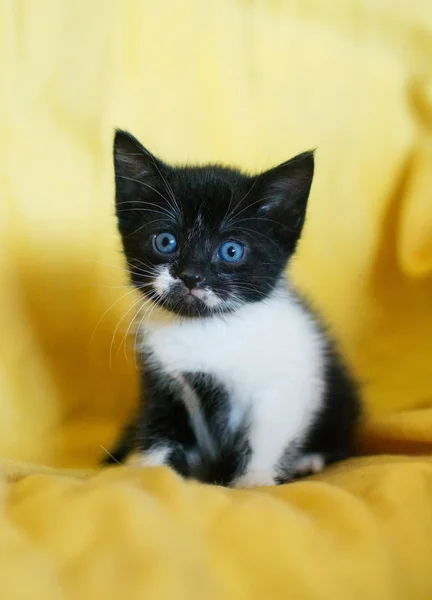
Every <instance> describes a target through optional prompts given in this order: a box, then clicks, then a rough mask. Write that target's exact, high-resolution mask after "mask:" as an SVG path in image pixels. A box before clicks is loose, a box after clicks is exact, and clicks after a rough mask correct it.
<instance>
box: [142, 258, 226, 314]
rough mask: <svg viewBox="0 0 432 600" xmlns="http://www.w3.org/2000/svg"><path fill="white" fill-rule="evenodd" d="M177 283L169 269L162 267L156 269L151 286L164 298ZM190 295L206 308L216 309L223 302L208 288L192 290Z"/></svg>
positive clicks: (177, 280)
mask: <svg viewBox="0 0 432 600" xmlns="http://www.w3.org/2000/svg"><path fill="white" fill-rule="evenodd" d="M178 282H179V279H178V278H176V277H173V276H172V275H171V273H170V272H169V268H168V267H167V266H166V265H164V266H161V267H158V269H157V275H156V277H155V278H154V280H153V285H154V288H155V290H156V292H157V293H158V294H159V296H160V297H164V296H166V295H167V294H169V292H170V288H171V287H172V286H173V285H175V284H176V283H178ZM192 295H193V296H195V297H196V298H198V299H199V300H201V301H202V302H203V303H204V304H205V305H206V306H207V307H208V308H217V307H218V306H221V305H222V304H223V300H222V299H221V298H219V296H218V295H217V294H215V292H214V291H213V290H212V289H211V288H210V287H203V288H196V289H194V290H192Z"/></svg>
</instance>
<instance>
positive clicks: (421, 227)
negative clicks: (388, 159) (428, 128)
mask: <svg viewBox="0 0 432 600" xmlns="http://www.w3.org/2000/svg"><path fill="white" fill-rule="evenodd" d="M431 165H432V136H431V135H429V136H427V137H426V138H425V139H424V140H423V141H422V142H421V144H420V146H419V148H418V149H417V151H416V153H415V155H414V157H413V162H412V170H411V173H410V180H409V182H408V185H407V187H406V194H405V197H404V199H403V204H402V208H401V211H400V220H399V231H398V236H397V256H398V262H399V264H400V267H401V269H402V270H403V271H404V273H405V274H406V275H408V276H410V277H424V276H425V275H427V274H429V273H431V272H432V195H431V194H432V170H431Z"/></svg>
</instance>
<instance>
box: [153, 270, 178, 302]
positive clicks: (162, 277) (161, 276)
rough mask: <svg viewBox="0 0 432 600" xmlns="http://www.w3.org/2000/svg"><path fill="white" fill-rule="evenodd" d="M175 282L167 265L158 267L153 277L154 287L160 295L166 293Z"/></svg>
mask: <svg viewBox="0 0 432 600" xmlns="http://www.w3.org/2000/svg"><path fill="white" fill-rule="evenodd" d="M174 283H176V279H175V278H174V277H173V276H172V275H171V273H170V272H169V269H168V267H167V266H163V267H158V274H157V275H156V277H155V278H154V282H153V285H154V288H155V290H156V291H157V293H158V294H159V295H160V296H165V295H166V294H168V292H169V290H170V287H171V286H172V285H173V284H174Z"/></svg>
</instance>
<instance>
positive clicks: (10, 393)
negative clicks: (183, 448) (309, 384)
mask: <svg viewBox="0 0 432 600" xmlns="http://www.w3.org/2000/svg"><path fill="white" fill-rule="evenodd" d="M0 40H1V46H0V53H1V54H0V65H1V67H0V69H1V74H2V78H1V82H2V84H1V92H0V144H1V161H0V331H1V335H0V455H1V456H2V457H3V458H4V460H3V461H2V462H1V463H0V469H1V471H2V472H3V480H2V483H1V487H2V490H1V511H0V558H1V565H2V568H1V575H0V597H1V598H5V599H6V598H11V597H14V598H17V599H18V598H28V597H30V594H32V595H33V596H35V597H37V598H39V597H40V598H44V599H49V598H68V599H69V598H79V599H86V598H91V599H94V598H99V597H101V598H104V599H110V598H116V599H118V598H128V599H133V598H156V599H163V600H165V599H169V598H185V599H186V598H187V599H188V600H192V599H194V598H197V599H198V598H199V599H201V598H204V597H210V598H223V599H224V600H225V599H226V600H229V599H231V598H233V599H235V600H241V599H242V598H257V599H258V598H260V599H261V598H272V599H278V598H288V597H290V598H295V599H297V598H298V599H303V598H305V599H306V598H307V599H315V598H316V599H318V598H319V599H320V600H321V599H324V598H329V599H331V600H338V599H339V598H340V599H341V600H342V599H345V598H347V597H349V598H350V600H357V599H362V600H363V599H364V598H371V599H374V598H376V599H379V600H387V599H394V598H401V599H402V598H409V599H410V600H417V599H430V598H432V464H431V460H430V459H429V458H427V456H428V455H430V451H431V448H432V368H431V356H432V196H431V193H432V192H431V190H432V170H431V165H432V3H431V2H430V0H411V1H410V2H406V3H398V2H394V0H352V1H351V2H339V1H338V0H327V1H326V2H321V1H320V0H296V1H294V0H292V1H288V0H286V1H283V0H255V1H253V0H218V1H217V2H211V1H206V0H182V1H181V2H176V0H160V1H158V2H151V1H150V0H149V1H145V0H135V1H134V0H130V1H127V0H126V1H124V0H94V1H93V2H85V3H84V2H81V1H77V2H66V0H64V1H61V0H39V1H38V2H32V1H31V0H27V1H25V0H0ZM115 126H121V127H124V128H130V129H131V130H132V131H133V132H134V133H135V134H136V135H137V136H138V137H139V138H140V139H141V140H142V141H143V143H145V145H147V146H148V147H149V148H151V149H152V150H153V151H155V152H156V153H159V154H160V155H161V156H162V157H165V158H167V159H168V160H182V161H184V160H192V161H204V160H224V161H226V162H233V163H236V164H238V165H240V166H242V167H245V168H248V169H259V168H264V167H266V166H269V165H271V164H274V163H277V162H278V161H282V160H285V159H287V158H289V157H290V156H292V155H293V154H295V153H296V152H299V151H302V150H304V149H306V148H310V147H315V146H316V147H317V148H318V150H317V155H316V156H317V171H316V180H315V183H314V186H313V191H312V195H311V202H310V211H309V215H308V219H307V225H306V229H305V234H304V239H303V241H302V243H301V247H300V249H299V253H298V258H297V260H296V262H295V264H294V265H293V276H294V277H295V279H296V281H297V282H298V284H299V285H300V287H301V288H302V289H303V290H304V291H305V292H306V293H308V294H309V295H310V297H311V298H312V300H313V302H314V303H315V304H316V306H317V307H318V308H319V309H320V310H321V311H322V312H323V314H324V315H325V317H326V318H327V319H328V320H329V323H330V326H331V329H332V331H333V332H334V334H335V336H336V337H337V339H338V341H339V343H340V345H341V348H342V349H343V351H344V352H345V353H346V356H347V357H348V359H349V362H350V363H351V365H352V367H353V369H354V370H355V372H356V374H357V375H358V377H359V379H360V380H361V381H362V392H363V398H364V402H365V406H366V409H367V414H368V418H367V420H366V422H365V423H364V425H363V427H362V432H361V435H360V449H361V451H362V452H363V453H364V454H371V455H372V456H370V457H368V458H358V459H355V460H352V461H348V462H347V463H345V464H342V465H339V466H337V467H334V468H332V469H330V470H328V471H327V472H325V473H323V474H322V475H320V476H319V477H315V478H314V479H312V480H309V481H305V482H302V483H296V484H294V485H289V486H282V487H280V488H275V489H266V490H257V491H247V492H241V491H232V490H223V489H219V488H212V487H206V486H200V485H198V484H195V483H185V482H182V481H181V480H180V479H178V478H177V477H176V476H175V475H174V474H173V473H170V472H169V471H168V470H164V469H155V470H151V469H150V470H145V471H135V470H130V469H127V468H117V469H111V470H107V471H106V472H103V473H100V474H95V473H94V472H93V471H90V470H88V469H91V468H94V467H95V466H96V464H97V461H98V460H99V459H100V458H101V456H102V455H103V453H104V448H108V447H109V446H110V444H111V443H112V441H113V439H114V437H115V435H116V432H117V431H118V428H119V427H120V425H121V424H122V423H123V422H124V421H125V420H126V419H127V417H128V415H129V414H130V412H131V410H132V408H133V404H134V401H135V398H136V392H137V390H136V381H135V367H134V361H133V358H132V354H131V347H132V346H133V336H130V335H128V327H129V324H130V322H131V319H132V317H133V316H134V314H135V309H134V308H133V302H134V301H135V300H136V297H135V296H133V294H131V293H129V294H128V295H124V294H126V293H127V292H128V289H127V288H121V287H118V286H124V285H125V284H126V273H125V272H124V271H122V268H123V267H124V265H123V263H122V257H121V253H120V247H119V243H118V242H119V240H118V236H117V233H116V229H115V220H114V217H113V186H112V180H113V175H112V166H111V142H112V132H113V128H114V127H115ZM129 338H132V339H131V340H129V341H130V343H126V340H127V339H129ZM125 346H126V348H124V347H125ZM385 454H393V455H399V456H393V457H390V456H384V455H385ZM378 455H382V456H378ZM403 455H405V456H403ZM14 461H24V462H14ZM26 463H33V464H26ZM63 468H69V469H82V470H81V471H80V470H79V471H63V470H62V469H63Z"/></svg>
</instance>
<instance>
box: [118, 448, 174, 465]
mask: <svg viewBox="0 0 432 600" xmlns="http://www.w3.org/2000/svg"><path fill="white" fill-rule="evenodd" d="M170 452H171V448H169V447H168V446H160V447H159V448H153V449H151V450H147V451H146V452H134V453H133V454H130V455H129V457H128V458H127V459H126V461H125V464H126V465H127V466H128V467H161V466H163V465H166V464H167V459H168V455H169V453H170Z"/></svg>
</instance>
